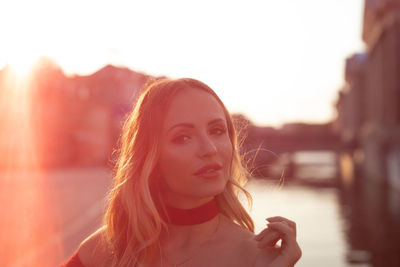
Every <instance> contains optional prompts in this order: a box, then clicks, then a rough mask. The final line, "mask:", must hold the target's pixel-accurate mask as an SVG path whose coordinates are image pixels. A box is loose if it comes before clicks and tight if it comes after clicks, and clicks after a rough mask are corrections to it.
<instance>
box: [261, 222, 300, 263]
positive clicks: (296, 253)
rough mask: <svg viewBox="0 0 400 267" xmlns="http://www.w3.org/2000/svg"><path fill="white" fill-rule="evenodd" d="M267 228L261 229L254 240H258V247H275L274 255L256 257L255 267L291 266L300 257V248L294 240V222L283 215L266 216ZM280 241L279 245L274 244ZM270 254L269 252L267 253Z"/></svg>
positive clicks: (269, 248) (266, 248)
mask: <svg viewBox="0 0 400 267" xmlns="http://www.w3.org/2000/svg"><path fill="white" fill-rule="evenodd" d="M267 221H268V222H269V223H268V224H267V228H266V229H264V230H263V231H261V233H259V234H258V235H257V236H256V237H255V240H257V241H258V242H259V244H258V247H259V248H260V249H264V250H271V248H274V247H275V253H274V254H275V255H274V256H273V258H272V260H271V257H270V256H267V257H258V258H257V261H256V265H255V266H256V267H266V266H268V267H292V266H294V264H295V263H296V262H297V261H298V260H299V259H300V257H301V249H300V247H299V245H298V244H297V241H296V223H295V222H293V221H291V220H288V219H286V218H284V217H280V216H277V217H271V218H267ZM279 240H282V241H281V246H280V247H277V246H275V245H276V243H277V242H278V241H279ZM268 254H269V255H271V253H268Z"/></svg>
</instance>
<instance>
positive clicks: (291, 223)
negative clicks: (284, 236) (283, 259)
mask: <svg viewBox="0 0 400 267" xmlns="http://www.w3.org/2000/svg"><path fill="white" fill-rule="evenodd" d="M266 220H267V221H268V222H270V223H272V222H285V223H287V224H288V225H289V226H290V228H292V229H293V230H294V234H295V236H296V232H297V231H296V223H295V222H294V221H291V220H289V219H287V218H285V217H282V216H275V217H270V218H267V219H266Z"/></svg>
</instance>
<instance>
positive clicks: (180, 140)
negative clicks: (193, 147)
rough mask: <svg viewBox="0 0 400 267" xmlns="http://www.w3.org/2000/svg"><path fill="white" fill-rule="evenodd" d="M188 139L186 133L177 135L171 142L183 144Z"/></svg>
mask: <svg viewBox="0 0 400 267" xmlns="http://www.w3.org/2000/svg"><path fill="white" fill-rule="evenodd" d="M189 139H190V137H189V136H187V135H178V136H176V137H174V138H173V139H172V142H173V143H175V144H183V143H185V142H187V141H188V140H189Z"/></svg>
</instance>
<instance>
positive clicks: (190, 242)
mask: <svg viewBox="0 0 400 267" xmlns="http://www.w3.org/2000/svg"><path fill="white" fill-rule="evenodd" d="M220 216H221V215H220V214H219V215H217V216H215V217H214V218H213V219H211V220H209V221H207V222H204V223H201V224H195V225H174V224H168V231H167V232H164V233H162V235H161V238H160V240H161V244H162V246H163V247H164V249H166V251H168V250H169V249H171V250H173V249H182V248H186V249H187V248H189V249H190V248H191V247H196V246H199V245H202V244H204V243H206V242H208V241H210V239H211V238H214V237H215V234H216V233H217V231H218V228H219V224H220V220H221V218H220Z"/></svg>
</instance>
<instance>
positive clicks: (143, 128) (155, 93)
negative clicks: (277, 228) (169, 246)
mask: <svg viewBox="0 0 400 267" xmlns="http://www.w3.org/2000/svg"><path fill="white" fill-rule="evenodd" d="M183 90H203V91H205V92H207V93H209V94H211V95H212V96H214V97H215V98H216V99H217V101H218V102H219V103H220V105H221V107H222V108H223V110H224V113H225V117H226V122H227V126H228V133H229V137H230V140H231V143H232V151H233V152H232V154H233V155H232V163H231V175H230V178H229V180H228V182H227V185H226V187H225V190H224V191H223V192H222V193H221V194H219V195H217V196H216V200H217V205H218V207H219V210H220V212H221V213H222V214H224V215H225V216H227V217H228V218H229V219H231V220H232V221H234V222H236V223H237V224H239V225H240V226H241V227H243V228H245V229H247V230H249V231H251V232H254V224H253V221H252V219H251V218H250V216H249V214H248V213H247V211H246V210H245V209H244V208H243V206H242V205H241V203H240V202H239V199H238V195H239V193H240V192H243V193H244V195H245V196H246V198H247V200H248V202H249V203H250V204H251V196H250V194H249V193H248V192H247V191H246V190H245V189H243V187H242V186H243V185H244V183H245V182H246V181H247V174H248V173H247V172H246V170H245V169H244V168H243V167H242V164H241V159H240V156H239V153H238V142H237V135H236V131H235V128H234V125H233V122H232V118H231V116H230V114H229V112H228V111H227V109H226V107H225V106H224V104H223V103H222V101H221V100H220V99H219V97H218V96H217V95H216V94H215V92H214V91H213V90H212V89H211V88H210V87H208V86H207V85H206V84H204V83H202V82H200V81H197V80H194V79H189V78H183V79H162V80H158V81H155V82H154V83H152V84H151V85H150V86H149V87H148V88H147V89H146V90H145V91H144V92H143V93H142V95H141V96H140V97H139V100H138V102H137V104H136V106H135V108H134V109H133V111H132V112H131V113H130V114H129V116H128V118H127V120H126V122H125V124H124V127H123V131H122V136H121V140H120V148H119V151H118V159H117V163H116V166H115V184H114V187H113V189H112V190H111V191H110V196H109V206H108V209H107V212H106V214H105V216H104V224H105V225H106V227H105V232H104V238H105V239H104V241H105V242H106V243H107V244H108V246H109V248H108V249H109V250H110V251H111V257H112V265H113V266H148V265H149V263H150V261H151V259H152V257H154V255H155V254H156V253H157V251H158V250H159V237H160V234H161V232H162V231H163V230H168V229H167V225H166V223H165V222H164V221H163V220H162V219H161V217H160V213H159V207H160V205H161V206H162V205H163V204H164V203H163V201H162V198H161V187H160V186H159V185H160V182H162V181H160V180H161V179H160V174H159V171H158V168H157V163H158V159H159V155H160V151H159V149H160V139H161V136H160V135H161V127H162V125H163V120H164V117H165V114H166V112H167V110H168V108H169V106H170V103H171V101H172V100H173V98H174V97H175V96H176V95H177V94H178V93H179V92H180V91H183Z"/></svg>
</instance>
